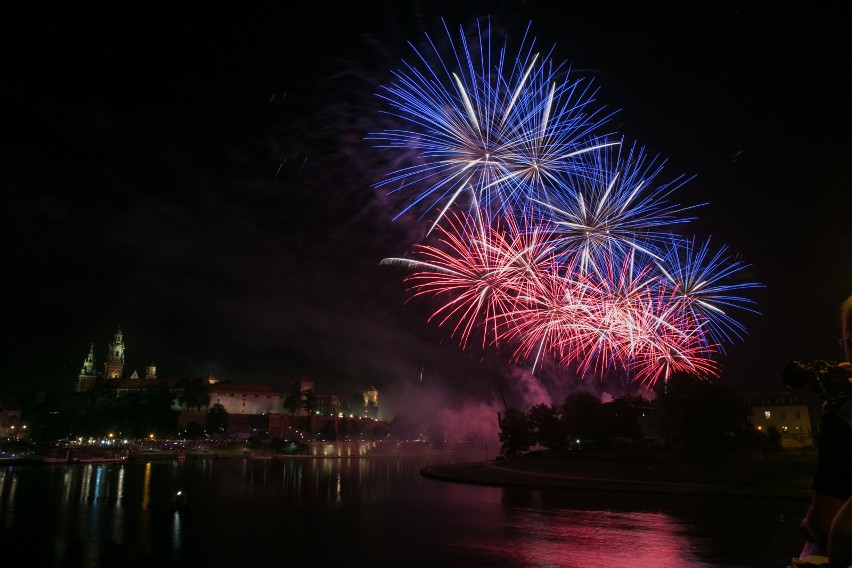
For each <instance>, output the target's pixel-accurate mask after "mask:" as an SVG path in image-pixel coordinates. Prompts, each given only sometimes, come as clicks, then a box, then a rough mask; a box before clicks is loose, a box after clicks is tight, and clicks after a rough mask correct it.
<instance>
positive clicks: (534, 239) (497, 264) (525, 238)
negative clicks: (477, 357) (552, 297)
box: [383, 212, 548, 347]
mask: <svg viewBox="0 0 852 568" xmlns="http://www.w3.org/2000/svg"><path fill="white" fill-rule="evenodd" d="M482 215H483V216H484V218H485V219H486V221H485V222H484V223H483V222H480V221H479V220H477V222H471V220H470V219H468V218H465V217H463V216H461V215H458V214H454V215H452V216H451V217H450V218H449V222H448V223H447V226H446V227H439V232H440V237H439V239H438V246H431V245H424V244H417V245H415V247H414V255H415V256H416V257H418V258H417V259H401V258H394V259H385V260H384V261H383V263H385V264H398V265H400V264H401V265H405V266H407V267H408V268H410V269H412V270H413V271H414V272H413V273H412V274H411V275H409V276H408V277H406V281H407V282H408V283H409V284H410V288H409V290H410V291H411V292H412V297H419V296H424V295H431V296H448V295H449V296H452V299H450V300H449V301H447V302H446V303H445V304H443V305H441V306H440V307H439V308H438V309H437V310H436V311H435V312H434V313H433V314H432V316H431V317H430V318H429V319H430V321H432V320H437V321H438V325H445V324H447V323H448V322H450V321H455V322H456V323H455V325H454V327H453V335H457V336H459V338H460V343H461V345H462V347H464V346H465V345H466V344H467V343H468V341H469V340H470V336H471V334H472V333H473V331H474V330H475V329H476V328H477V327H483V328H484V332H483V336H482V345H483V346H485V345H486V344H487V343H488V336H489V335H490V336H491V338H492V339H491V341H492V342H494V341H497V339H498V338H499V337H500V335H501V330H500V323H501V321H503V320H502V315H503V314H506V313H511V312H512V311H513V310H514V309H515V308H514V306H515V305H516V304H517V302H518V296H519V291H520V290H521V289H522V288H523V287H524V286H526V285H527V283H528V282H530V281H534V280H535V279H536V278H537V277H538V275H539V272H540V269H539V268H538V266H537V264H538V263H540V262H542V259H543V258H546V253H547V250H548V249H544V247H545V246H547V245H546V243H545V242H543V241H542V239H541V238H540V237H539V233H537V232H535V231H532V232H529V233H522V232H521V231H519V230H518V227H517V221H516V220H515V219H514V218H513V217H511V216H509V217H507V218H506V221H505V225H506V226H505V228H504V227H503V226H502V223H500V222H499V221H497V222H494V223H493V224H492V222H490V219H488V217H487V214H486V213H484V212H483V213H482ZM489 330H490V331H489Z"/></svg>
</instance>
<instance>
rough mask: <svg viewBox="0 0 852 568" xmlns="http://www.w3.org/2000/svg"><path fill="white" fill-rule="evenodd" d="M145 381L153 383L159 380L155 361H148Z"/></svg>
mask: <svg viewBox="0 0 852 568" xmlns="http://www.w3.org/2000/svg"><path fill="white" fill-rule="evenodd" d="M145 380H146V381H151V382H153V381H156V380H157V365H155V364H154V362H153V361H148V364H147V365H145Z"/></svg>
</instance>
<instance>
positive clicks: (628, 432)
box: [597, 397, 642, 442]
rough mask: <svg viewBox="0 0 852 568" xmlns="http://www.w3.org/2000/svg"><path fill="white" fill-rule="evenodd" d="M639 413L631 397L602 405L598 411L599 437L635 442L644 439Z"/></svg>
mask: <svg viewBox="0 0 852 568" xmlns="http://www.w3.org/2000/svg"><path fill="white" fill-rule="evenodd" d="M638 414H639V411H638V410H637V409H636V406H635V405H634V402H633V399H631V398H630V397H620V398H616V399H613V400H612V401H611V402H608V403H606V404H602V405H601V406H600V408H599V409H598V420H597V424H598V428H597V435H598V437H599V438H601V439H602V440H612V439H613V438H629V439H630V440H631V441H633V442H635V441H638V440H639V439H641V438H642V428H641V427H640V426H639V418H638Z"/></svg>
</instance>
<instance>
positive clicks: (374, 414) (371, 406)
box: [364, 386, 379, 420]
mask: <svg viewBox="0 0 852 568" xmlns="http://www.w3.org/2000/svg"><path fill="white" fill-rule="evenodd" d="M364 402H365V405H366V407H367V416H368V417H369V418H374V419H376V420H378V418H379V391H378V389H376V387H374V386H370V388H368V389H367V390H365V391H364Z"/></svg>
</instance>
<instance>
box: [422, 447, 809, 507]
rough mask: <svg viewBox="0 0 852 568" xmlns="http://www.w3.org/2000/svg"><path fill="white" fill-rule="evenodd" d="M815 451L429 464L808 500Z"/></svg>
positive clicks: (450, 471)
mask: <svg viewBox="0 0 852 568" xmlns="http://www.w3.org/2000/svg"><path fill="white" fill-rule="evenodd" d="M815 467H816V454H815V453H814V452H798V451H796V452H793V451H790V452H781V453H778V454H768V455H762V456H738V457H725V458H717V459H709V458H706V457H705V458H703V459H696V460H684V459H680V458H679V457H678V456H676V455H674V454H670V453H665V452H649V451H629V450H628V451H612V452H587V453H580V452H578V453H576V454H566V455H551V454H547V453H532V454H528V455H526V456H524V457H521V458H517V459H512V460H502V461H482V462H471V463H455V464H445V465H436V466H429V467H426V468H424V469H423V470H421V474H422V475H423V476H425V477H429V478H432V479H440V480H443V481H452V482H457V483H470V484H477V485H492V486H504V487H526V488H561V489H583V490H590V491H594V490H601V491H629V492H653V493H680V494H714V495H737V496H755V497H785V498H796V499H807V498H810V496H811V490H810V484H811V480H812V479H813V473H814V470H815Z"/></svg>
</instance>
